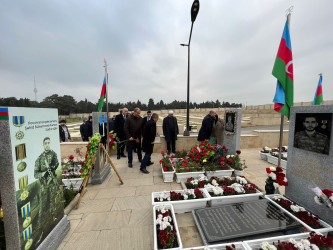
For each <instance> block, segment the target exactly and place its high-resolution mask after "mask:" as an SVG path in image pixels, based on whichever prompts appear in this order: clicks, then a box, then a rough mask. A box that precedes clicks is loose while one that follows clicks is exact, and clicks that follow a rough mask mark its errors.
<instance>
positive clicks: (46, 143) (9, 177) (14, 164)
mask: <svg viewBox="0 0 333 250" xmlns="http://www.w3.org/2000/svg"><path fill="white" fill-rule="evenodd" d="M0 155H1V157H0V166H1V175H0V192H1V199H2V205H3V214H4V226H5V239H6V249H57V247H58V246H59V244H60V243H61V241H62V240H63V239H64V237H65V236H66V234H67V232H68V231H69V228H70V224H69V221H68V220H67V217H66V216H65V215H64V207H63V186H62V182H61V179H62V169H61V156H60V138H59V125H58V111H57V109H37V108H15V107H0Z"/></svg>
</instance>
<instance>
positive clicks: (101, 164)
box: [91, 112, 111, 184]
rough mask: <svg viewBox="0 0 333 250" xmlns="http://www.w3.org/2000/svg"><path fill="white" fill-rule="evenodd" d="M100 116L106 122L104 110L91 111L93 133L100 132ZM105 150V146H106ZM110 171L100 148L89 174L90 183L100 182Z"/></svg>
mask: <svg viewBox="0 0 333 250" xmlns="http://www.w3.org/2000/svg"><path fill="white" fill-rule="evenodd" d="M102 116H104V123H105V124H106V123H107V114H106V113H105V112H93V113H92V117H93V134H96V133H100V126H101V124H102V122H103V120H102ZM106 150H107V147H106ZM110 172H111V167H110V164H109V162H108V161H107V157H106V155H105V153H104V151H103V149H100V150H99V151H98V153H97V155H96V162H95V165H94V169H93V171H92V175H91V183H92V184H101V183H103V181H104V180H105V179H106V177H107V176H108V174H109V173H110Z"/></svg>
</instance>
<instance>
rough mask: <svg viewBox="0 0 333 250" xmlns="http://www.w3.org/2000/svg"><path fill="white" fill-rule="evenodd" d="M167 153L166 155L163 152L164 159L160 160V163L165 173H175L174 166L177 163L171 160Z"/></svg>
mask: <svg viewBox="0 0 333 250" xmlns="http://www.w3.org/2000/svg"><path fill="white" fill-rule="evenodd" d="M166 153H167V152H166ZM166 153H164V151H162V152H161V154H162V159H161V160H160V163H161V164H162V167H163V171H165V172H167V171H174V169H173V167H172V165H173V164H175V162H174V161H172V160H173V159H172V158H170V156H168V155H167V154H166Z"/></svg>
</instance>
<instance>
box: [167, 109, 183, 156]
mask: <svg viewBox="0 0 333 250" xmlns="http://www.w3.org/2000/svg"><path fill="white" fill-rule="evenodd" d="M178 134H179V130H178V122H177V118H176V117H174V116H173V111H172V110H170V111H169V115H168V116H167V117H165V118H164V119H163V135H164V136H165V140H166V142H167V149H168V154H169V155H170V153H171V148H172V153H176V140H177V135H178ZM170 143H171V147H170Z"/></svg>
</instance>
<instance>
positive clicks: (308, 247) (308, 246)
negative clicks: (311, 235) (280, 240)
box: [301, 239, 311, 250]
mask: <svg viewBox="0 0 333 250" xmlns="http://www.w3.org/2000/svg"><path fill="white" fill-rule="evenodd" d="M301 242H302V244H303V246H304V249H306V250H308V249H309V250H310V249H311V248H310V245H311V243H310V241H308V240H306V239H302V240H301Z"/></svg>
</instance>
